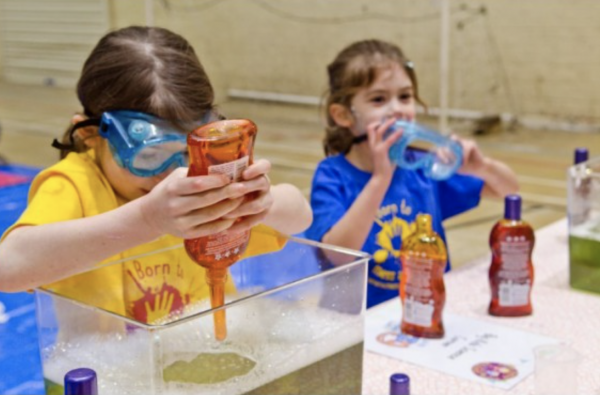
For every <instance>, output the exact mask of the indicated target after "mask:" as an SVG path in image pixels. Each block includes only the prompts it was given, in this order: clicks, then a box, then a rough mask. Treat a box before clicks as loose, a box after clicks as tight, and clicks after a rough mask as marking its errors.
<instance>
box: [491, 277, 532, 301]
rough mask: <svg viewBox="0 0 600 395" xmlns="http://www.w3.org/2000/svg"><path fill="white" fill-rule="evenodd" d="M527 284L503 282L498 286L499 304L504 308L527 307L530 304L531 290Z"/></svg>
mask: <svg viewBox="0 0 600 395" xmlns="http://www.w3.org/2000/svg"><path fill="white" fill-rule="evenodd" d="M530 289H531V286H530V284H529V283H527V284H515V283H513V282H511V281H508V282H501V283H500V284H499V286H498V293H499V295H498V296H499V298H498V299H499V300H498V304H499V305H500V306H502V307H515V306H526V305H527V304H529V290H530Z"/></svg>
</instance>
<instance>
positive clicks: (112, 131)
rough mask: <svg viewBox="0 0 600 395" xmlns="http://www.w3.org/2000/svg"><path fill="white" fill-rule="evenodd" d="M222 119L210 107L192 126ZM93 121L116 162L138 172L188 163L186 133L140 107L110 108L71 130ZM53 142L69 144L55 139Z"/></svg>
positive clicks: (146, 173)
mask: <svg viewBox="0 0 600 395" xmlns="http://www.w3.org/2000/svg"><path fill="white" fill-rule="evenodd" d="M219 119H222V117H220V116H219V115H218V114H216V113H215V112H213V111H208V112H207V113H206V114H205V116H204V117H203V119H202V120H201V121H199V122H198V123H194V124H193V125H190V128H189V130H190V131H191V130H193V129H195V128H197V127H199V126H201V125H203V124H206V123H210V122H213V121H216V120H219ZM90 125H97V126H98V133H99V135H100V136H101V137H103V138H105V139H106V140H107V141H108V145H109V147H110V150H111V152H112V154H113V157H114V159H115V161H116V162H117V164H118V165H119V166H121V167H123V168H125V169H127V170H128V171H129V172H131V173H132V174H134V175H136V176H139V177H153V176H155V175H158V174H161V173H163V172H165V171H167V170H168V169H171V168H176V167H180V166H187V164H188V153H187V134H185V133H184V132H182V130H181V129H180V128H177V127H175V126H174V125H173V124H172V123H170V122H168V121H166V120H164V119H161V118H158V117H155V116H153V115H150V114H146V113H143V112H138V111H129V110H118V111H108V112H104V113H102V116H101V117H100V119H93V118H92V119H87V120H85V121H82V122H80V123H78V124H76V125H75V126H74V127H73V129H72V131H71V133H72V134H73V132H74V131H75V130H76V129H78V128H80V127H85V126H90ZM53 146H55V147H57V148H61V149H64V148H67V149H68V148H69V146H65V145H62V144H60V143H57V142H56V141H55V143H53Z"/></svg>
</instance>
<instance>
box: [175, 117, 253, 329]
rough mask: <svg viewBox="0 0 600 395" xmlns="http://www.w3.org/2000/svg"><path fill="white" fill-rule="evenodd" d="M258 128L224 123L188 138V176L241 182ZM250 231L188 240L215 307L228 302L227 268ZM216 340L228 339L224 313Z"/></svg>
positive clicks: (221, 312) (217, 324)
mask: <svg viewBox="0 0 600 395" xmlns="http://www.w3.org/2000/svg"><path fill="white" fill-rule="evenodd" d="M256 133H257V129H256V125H255V124H254V123H253V122H252V121H249V120H246V119H239V120H223V121H217V122H213V123H210V124H207V125H203V126H201V127H199V128H198V129H196V130H194V131H193V132H191V133H190V134H189V135H188V139H187V142H188V151H189V154H190V168H189V172H188V176H199V175H208V174H226V175H228V176H229V177H230V178H231V180H232V181H238V180H240V179H241V177H242V172H243V171H244V170H245V169H246V168H247V167H248V166H249V165H250V164H252V153H253V147H254V139H255V137H256ZM249 238H250V231H246V232H242V233H238V234H234V235H230V234H228V233H227V232H222V233H218V234H216V235H211V236H206V237H200V238H197V239H188V240H185V241H184V245H185V249H186V251H187V253H188V255H189V256H190V258H192V260H194V262H196V263H197V264H199V265H200V266H202V267H204V268H206V269H207V276H206V281H207V283H208V285H209V287H210V300H211V306H212V308H213V309H214V308H217V307H220V306H222V305H223V304H224V303H225V282H226V280H227V268H228V267H229V266H231V265H233V264H234V263H235V262H237V261H238V259H239V258H240V256H241V255H242V254H243V253H244V251H245V250H246V246H247V245H248V240H249ZM213 319H214V324H215V338H216V339H217V340H224V339H225V338H226V337H227V325H226V318H225V310H218V311H216V312H215V313H214V317H213Z"/></svg>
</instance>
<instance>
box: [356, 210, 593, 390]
mask: <svg viewBox="0 0 600 395" xmlns="http://www.w3.org/2000/svg"><path fill="white" fill-rule="evenodd" d="M535 235H536V244H535V247H534V252H533V264H534V268H535V280H534V286H533V291H532V301H533V311H534V312H533V315H531V316H529V317H519V318H499V317H493V316H490V315H488V313H487V307H488V304H489V298H490V291H489V283H488V268H489V264H490V255H487V256H485V257H482V258H480V259H477V260H475V261H473V262H471V263H469V264H467V265H465V266H463V267H461V268H458V269H456V270H453V271H451V272H450V273H448V274H447V275H446V277H445V284H446V306H445V309H446V311H449V312H452V313H455V314H459V315H461V316H465V317H471V318H476V319H478V320H482V321H489V322H493V323H495V324H499V325H505V326H511V327H514V328H517V329H521V330H524V331H529V332H533V333H537V334H540V335H545V336H549V337H554V338H556V339H559V340H561V341H562V342H563V343H565V344H567V345H569V346H571V347H572V348H573V349H575V350H576V351H577V352H579V353H580V354H581V355H582V357H583V361H582V363H581V364H580V365H579V372H578V393H580V394H594V395H596V394H598V395H600V295H596V294H591V293H585V292H580V291H576V290H573V289H571V288H570V286H569V253H568V231H567V222H566V220H560V221H558V222H555V223H553V224H551V225H549V226H547V227H545V228H542V229H540V230H538V231H536V232H535ZM386 303H400V302H399V300H398V299H392V300H390V301H388V302H386ZM374 309H377V307H375V308H374ZM369 313H370V311H367V320H368V319H369ZM396 372H403V373H406V374H408V375H409V376H410V379H411V394H412V395H424V394H452V395H456V394H507V393H510V394H533V393H534V386H533V374H532V375H530V376H529V377H527V378H526V379H525V380H523V381H522V382H521V383H519V384H517V385H516V386H515V387H513V389H512V390H511V391H503V390H501V389H496V388H493V387H491V386H487V385H483V384H479V383H476V382H473V381H469V380H464V379H461V378H458V377H455V376H451V375H448V374H444V373H440V372H437V371H435V370H431V369H426V368H424V367H420V366H416V365H413V364H409V363H407V362H403V361H400V360H397V359H393V358H389V357H386V356H382V355H379V354H375V353H372V352H368V351H367V352H365V359H364V367H363V394H369V395H371V394H376V395H386V394H388V393H389V377H390V375H391V374H393V373H396Z"/></svg>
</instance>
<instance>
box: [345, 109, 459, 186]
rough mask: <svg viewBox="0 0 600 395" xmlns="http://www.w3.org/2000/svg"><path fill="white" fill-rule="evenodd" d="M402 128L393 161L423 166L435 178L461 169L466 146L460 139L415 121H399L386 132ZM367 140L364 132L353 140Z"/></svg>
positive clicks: (412, 167)
mask: <svg viewBox="0 0 600 395" xmlns="http://www.w3.org/2000/svg"><path fill="white" fill-rule="evenodd" d="M396 130H402V137H401V138H400V140H398V141H397V142H396V143H394V145H392V146H391V147H390V152H389V156H390V160H391V161H392V162H394V163H395V164H397V165H398V166H400V167H401V168H404V169H410V170H417V169H422V170H423V173H424V174H425V175H426V176H427V177H429V178H431V179H434V180H445V179H447V178H449V177H451V176H452V175H453V174H454V173H456V171H457V170H458V169H459V168H460V166H461V165H462V162H463V149H462V146H461V145H460V143H459V142H458V141H454V140H452V139H450V138H448V137H445V136H442V135H441V134H439V133H437V132H435V131H433V130H430V129H428V128H426V127H425V126H423V125H420V124H418V123H415V122H408V121H403V120H397V121H396V122H394V123H393V124H392V125H391V126H390V127H389V129H388V130H387V131H386V132H385V133H386V134H385V135H386V136H389V135H390V134H391V133H393V132H394V131H396ZM366 140H367V135H366V134H362V135H360V136H357V137H355V138H354V139H353V141H352V143H353V144H359V143H362V142H363V141H366Z"/></svg>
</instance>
